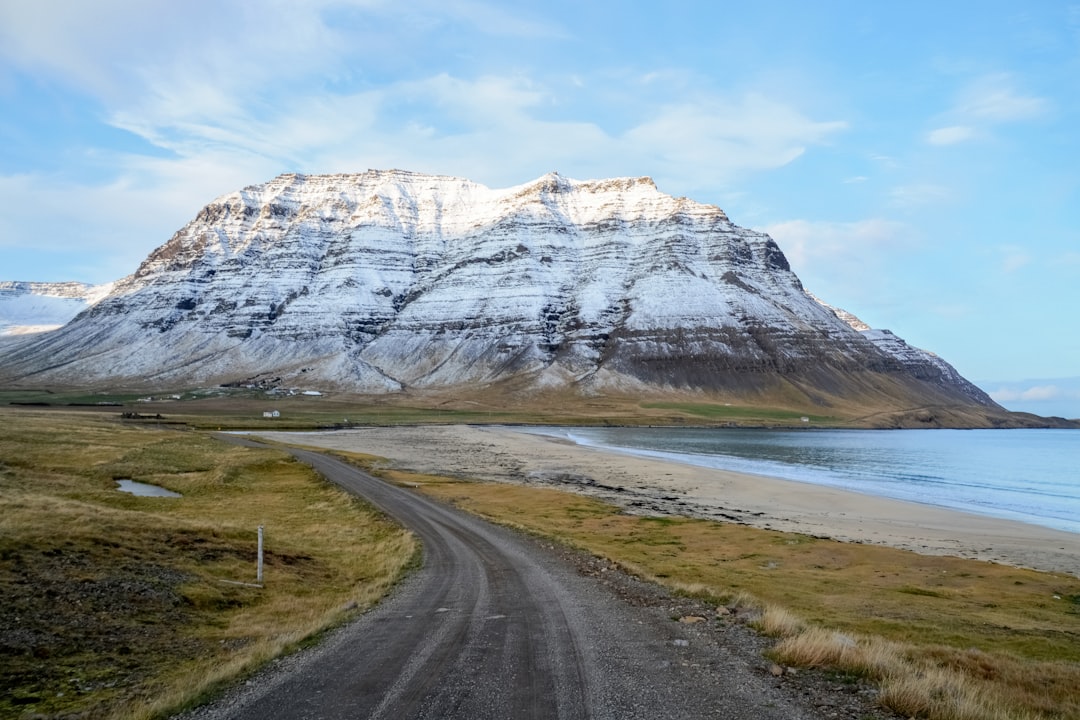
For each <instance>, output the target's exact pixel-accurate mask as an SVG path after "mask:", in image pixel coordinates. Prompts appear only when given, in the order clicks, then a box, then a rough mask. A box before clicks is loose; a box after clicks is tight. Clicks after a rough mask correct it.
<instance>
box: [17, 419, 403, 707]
mask: <svg viewBox="0 0 1080 720" xmlns="http://www.w3.org/2000/svg"><path fill="white" fill-rule="evenodd" d="M0 425H2V426H3V428H4V431H3V434H2V435H0V605H2V606H3V612H2V613H0V717H22V716H24V715H26V716H34V717H66V716H71V717H76V716H77V717H91V718H111V717H115V718H138V717H151V716H155V715H158V714H160V713H161V712H163V711H166V710H170V709H176V708H177V707H180V706H182V705H184V704H185V703H187V702H190V701H192V700H193V699H194V698H198V697H200V696H202V695H203V694H205V693H206V692H207V691H208V690H210V689H212V688H213V687H214V686H215V685H216V684H217V683H219V682H221V681H223V680H227V679H229V678H232V677H235V676H236V675H238V674H242V673H244V672H247V671H249V670H251V669H253V668H255V667H257V666H258V665H260V664H261V663H263V662H265V661H266V660H267V659H269V658H272V657H274V656H275V655H277V654H280V653H281V652H283V651H285V650H287V649H288V648H291V647H294V646H296V645H297V644H298V643H302V642H304V641H305V639H307V638H311V637H312V636H314V635H316V634H317V633H319V632H320V631H321V630H323V629H325V628H327V627H329V626H332V625H334V624H335V623H338V622H340V621H341V620H342V619H344V618H345V617H347V616H348V615H350V614H351V613H354V612H356V611H357V609H360V608H364V607H367V606H369V605H370V604H371V603H372V602H374V601H375V600H377V599H378V598H379V597H381V596H382V595H383V594H384V593H385V592H386V591H387V589H388V588H389V587H391V586H392V584H393V583H394V582H396V580H397V579H398V578H399V577H400V575H401V573H402V572H403V571H404V569H405V568H406V567H407V566H408V564H409V563H410V562H412V561H413V559H414V558H415V557H416V551H417V547H416V544H415V541H414V540H413V538H412V537H411V536H410V535H408V534H407V533H405V532H404V531H403V530H401V529H400V528H398V527H397V526H395V525H394V524H392V523H390V522H389V521H387V520H386V519H384V518H383V517H382V516H381V514H379V513H377V512H375V511H374V510H373V509H371V508H370V507H368V506H366V505H365V504H363V503H361V502H360V501H358V500H356V499H354V498H352V497H351V496H349V495H347V494H346V493H344V492H342V491H340V490H338V489H337V488H335V487H332V486H329V485H328V484H326V483H324V482H323V481H322V480H320V479H319V478H318V477H317V476H315V475H314V473H313V472H312V471H311V470H310V469H309V468H307V467H306V466H304V465H301V464H299V463H296V462H294V461H293V460H292V459H291V458H290V457H289V456H288V455H286V454H285V453H282V452H279V451H274V450H256V449H248V448H242V447H236V446H232V445H226V444H224V443H222V442H219V441H217V440H214V439H212V438H210V437H209V436H206V435H203V434H200V433H194V432H182V431H177V430H156V429H151V428H144V427H132V426H130V425H124V424H122V423H121V422H120V421H119V420H118V414H115V413H113V414H109V415H104V414H101V413H87V412H82V413H72V412H57V411H48V412H42V411H38V410H30V409H22V410H9V409H0ZM122 478H123V479H134V480H138V481H141V482H146V483H151V484H155V485H159V486H162V487H165V488H167V489H170V490H173V491H175V492H178V493H181V494H182V497H180V498H151V497H135V496H133V495H130V494H126V493H121V492H118V491H117V490H116V480H117V479H122ZM259 525H262V526H264V527H265V534H266V543H265V544H266V553H265V572H264V580H265V582H264V586H263V587H253V586H252V585H253V584H254V583H255V580H256V564H255V559H256V544H257V540H256V538H257V532H256V528H257V527H258V526H259ZM358 550H359V551H358Z"/></svg>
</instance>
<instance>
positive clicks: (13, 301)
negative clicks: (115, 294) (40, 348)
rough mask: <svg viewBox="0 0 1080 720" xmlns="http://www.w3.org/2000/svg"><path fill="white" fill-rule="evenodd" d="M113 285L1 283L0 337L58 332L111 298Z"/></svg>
mask: <svg viewBox="0 0 1080 720" xmlns="http://www.w3.org/2000/svg"><path fill="white" fill-rule="evenodd" d="M113 284H114V283H106V284H104V285H87V284H86V283H80V282H54V283H49V282H11V281H0V336H4V335H27V334H31V333H39V332H46V331H48V330H55V329H56V328H58V327H60V326H61V325H63V324H64V323H66V322H68V321H69V320H71V319H72V318H73V317H75V316H76V315H78V314H79V313H80V312H82V311H83V310H85V309H86V308H88V307H90V306H91V305H93V304H94V303H96V302H98V301H99V300H101V299H102V298H104V297H105V296H106V295H108V294H109V292H111V291H112V288H113Z"/></svg>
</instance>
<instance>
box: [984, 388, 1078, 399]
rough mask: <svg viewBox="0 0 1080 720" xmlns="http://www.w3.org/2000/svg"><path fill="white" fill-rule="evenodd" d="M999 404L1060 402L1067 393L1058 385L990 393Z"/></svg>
mask: <svg viewBox="0 0 1080 720" xmlns="http://www.w3.org/2000/svg"><path fill="white" fill-rule="evenodd" d="M990 397H992V398H994V400H996V401H997V402H999V403H1000V402H1016V401H1022V402H1031V401H1043V400H1058V399H1060V398H1063V397H1065V391H1064V390H1062V389H1061V388H1059V387H1058V386H1057V385H1035V386H1034V387H1029V388H1022V389H1015V388H998V389H996V390H994V391H992V392H991V393H990Z"/></svg>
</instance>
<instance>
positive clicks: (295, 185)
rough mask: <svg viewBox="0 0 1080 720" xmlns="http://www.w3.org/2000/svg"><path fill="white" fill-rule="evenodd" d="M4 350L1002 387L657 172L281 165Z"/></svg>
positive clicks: (219, 370)
mask: <svg viewBox="0 0 1080 720" xmlns="http://www.w3.org/2000/svg"><path fill="white" fill-rule="evenodd" d="M875 332H877V333H878V334H877V335H875V334H874V333H875ZM0 367H2V369H0V376H6V380H5V381H6V382H35V383H37V382H83V383H85V382H95V381H97V382H106V381H108V382H122V383H125V384H139V385H159V386H160V385H169V386H174V387H175V386H178V385H184V384H193V383H200V384H201V383H211V382H213V383H219V382H243V381H251V382H263V383H271V382H282V383H288V382H293V381H295V379H296V378H300V377H303V378H304V382H305V383H307V384H309V385H310V384H312V383H315V382H318V383H322V384H324V385H327V386H334V387H339V388H344V389H350V390H355V391H360V392H395V391H401V390H422V389H425V388H426V389H434V388H453V387H462V386H468V387H470V388H473V389H475V388H477V387H482V386H484V385H485V384H492V383H499V382H503V381H507V380H510V379H512V380H513V381H514V382H515V387H518V388H520V389H523V390H525V389H532V390H541V389H545V388H556V387H557V388H562V387H573V388H576V389H578V390H579V391H581V392H584V393H591V392H599V391H605V390H617V391H627V392H644V391H660V390H664V389H668V390H671V389H681V390H702V391H708V392H730V393H742V394H753V393H756V392H762V391H765V390H767V389H775V388H776V387H778V386H781V385H782V386H784V387H789V388H795V389H797V390H798V392H801V393H803V394H804V396H805V397H806V398H808V399H809V400H810V401H812V402H817V401H820V402H828V401H829V398H836V397H854V396H858V395H866V394H872V395H875V396H879V397H886V396H887V397H893V398H894V399H896V400H897V404H898V405H911V404H912V403H924V404H932V403H945V402H953V403H967V404H972V403H974V404H978V405H982V406H986V407H991V408H997V406H996V405H995V404H994V403H993V401H992V400H990V398H989V397H988V396H986V395H985V394H984V393H983V392H982V391H980V390H978V388H976V387H975V386H973V385H971V384H970V383H968V382H967V381H965V380H964V379H963V378H961V377H960V376H959V375H958V374H957V373H956V371H955V370H953V369H952V368H951V367H950V366H948V364H947V363H944V362H943V361H941V360H940V359H938V358H936V356H932V355H930V354H928V353H923V352H922V351H915V350H914V349H913V348H910V347H909V346H907V345H906V344H904V343H903V341H902V340H900V339H899V338H896V337H895V336H893V335H891V334H885V333H884V331H870V330H866V331H863V332H859V331H857V330H855V329H853V328H852V327H851V325H849V324H848V323H847V322H845V321H844V320H843V319H841V318H840V317H838V315H837V313H836V312H835V311H834V310H833V309H831V308H829V307H827V306H824V305H822V304H820V303H819V302H817V301H816V300H815V299H814V298H813V297H812V296H810V295H809V294H808V293H807V292H806V291H805V290H804V289H803V287H802V284H801V283H800V282H799V279H798V278H797V277H796V276H795V275H794V273H792V272H791V269H790V268H789V266H788V262H787V259H786V258H785V257H784V254H783V252H781V250H780V248H778V247H777V245H776V243H775V242H773V240H772V239H771V238H769V237H768V236H767V235H765V234H763V233H759V232H754V231H751V230H747V229H744V228H740V227H738V226H736V225H734V224H732V223H731V222H730V221H729V220H728V218H727V216H726V215H725V214H724V212H723V211H722V210H720V209H719V208H717V207H714V206H710V205H704V204H701V203H697V202H694V201H692V200H688V199H686V198H679V197H672V196H670V195H666V194H664V193H662V192H660V191H659V190H658V189H657V188H656V186H655V185H654V184H653V182H652V181H651V180H650V179H648V178H619V179H611V180H596V181H576V180H570V179H568V178H565V177H562V176H559V175H558V174H555V173H552V174H549V175H545V176H544V177H541V178H540V179H538V180H536V181H534V182H531V183H527V184H525V185H520V186H516V187H512V188H507V189H489V188H487V187H484V186H482V185H478V184H476V183H473V182H470V181H468V180H463V179H459V178H452V177H441V176H432V175H423V174H416V173H410V172H404V171H398V170H392V171H368V172H366V173H362V174H355V175H326V176H303V175H295V174H288V175H282V176H280V177H278V178H275V179H274V180H271V181H270V182H268V183H265V184H262V185H256V186H252V187H248V188H245V189H244V190H241V191H240V192H236V193H231V194H229V195H225V196H222V197H220V198H218V199H217V200H215V201H213V202H212V203H210V204H209V205H207V206H206V207H205V208H203V209H202V211H200V212H199V214H198V216H197V217H196V218H195V219H194V220H192V221H191V222H190V223H188V225H187V226H185V227H184V228H183V229H181V230H180V231H179V232H177V233H176V234H175V235H174V236H173V237H172V239H170V240H169V241H168V242H167V243H165V244H164V245H162V246H161V247H159V248H158V249H157V250H155V251H154V252H153V253H151V255H150V256H149V257H148V258H147V259H146V260H145V261H144V262H143V264H142V265H141V266H140V267H139V268H138V270H137V271H136V272H135V273H134V274H133V275H131V276H129V277H128V278H125V279H123V280H120V281H118V282H117V283H116V284H115V287H114V288H113V289H112V291H111V293H110V294H108V296H106V297H105V298H103V299H101V300H100V302H97V303H96V304H94V305H93V306H91V307H89V308H88V309H87V310H86V311H85V312H83V313H82V314H81V315H79V316H78V317H77V318H75V319H74V320H73V321H72V322H70V323H69V324H68V325H66V326H65V327H63V328H61V329H60V330H57V331H54V332H51V333H47V334H44V335H42V336H40V337H39V338H37V339H35V340H33V341H31V342H27V343H20V344H19V345H18V346H17V347H16V348H15V349H14V350H12V351H10V352H8V353H6V357H0ZM901 400H902V401H901Z"/></svg>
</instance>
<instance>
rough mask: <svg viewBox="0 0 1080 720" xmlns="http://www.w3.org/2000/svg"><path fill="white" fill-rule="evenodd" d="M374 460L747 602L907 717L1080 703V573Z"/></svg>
mask: <svg viewBox="0 0 1080 720" xmlns="http://www.w3.org/2000/svg"><path fill="white" fill-rule="evenodd" d="M343 455H347V454H343ZM351 459H352V460H353V461H354V462H357V463H359V464H367V465H369V466H371V465H372V463H373V459H372V458H368V457H364V456H356V455H353V456H352V457H351ZM374 466H375V467H378V465H377V464H376V465H374ZM379 472H381V473H382V474H384V475H385V476H386V477H387V478H388V479H390V480H394V481H398V482H408V483H410V484H418V485H419V486H421V487H422V488H423V489H424V491H425V492H427V493H429V494H431V495H433V496H435V497H438V498H440V499H442V500H445V501H448V502H451V503H453V504H455V505H458V506H459V507H462V508H463V509H466V510H469V511H470V512H474V513H477V514H479V515H482V516H485V517H488V518H491V519H493V520H495V521H497V522H501V523H505V524H509V525H512V526H516V527H519V528H521V529H523V530H525V531H527V532H530V533H535V534H539V535H542V536H545V537H551V538H554V539H558V540H560V541H562V542H564V543H567V544H569V545H571V546H574V547H577V548H580V549H582V550H585V551H587V552H590V553H593V554H595V555H597V556H600V557H604V558H607V559H609V560H611V561H613V562H615V563H617V564H619V565H620V566H622V567H623V568H625V569H627V570H629V571H630V572H633V573H635V574H637V575H640V576H642V577H645V578H649V579H653V580H656V581H657V582H660V583H661V584H665V585H667V586H669V587H671V588H673V589H675V590H676V591H679V592H684V593H687V594H691V595H695V596H700V597H703V598H706V599H709V600H711V601H713V602H716V603H717V604H718V605H725V604H731V603H735V604H739V603H742V604H747V603H749V604H752V605H754V606H755V607H756V609H757V610H758V611H759V613H760V620H759V624H760V626H761V628H762V629H763V630H764V631H765V632H767V633H769V634H771V635H774V636H776V637H777V638H778V640H779V644H778V645H777V647H776V649H775V650H774V657H775V659H776V660H777V661H778V662H782V663H785V664H790V665H801V666H819V667H829V668H832V669H835V670H837V671H840V672H844V673H849V674H851V675H854V676H860V677H869V678H871V679H873V680H875V681H877V682H879V683H880V684H881V687H882V699H883V701H884V702H885V703H886V704H888V705H889V706H890V707H892V708H893V709H895V710H896V711H898V712H900V713H902V714H903V715H905V716H911V717H924V718H934V719H935V720H989V719H993V720H1007V719H1010V718H1011V719H1015V720H1021V719H1033V718H1039V719H1044V720H1050V719H1054V720H1064V719H1065V718H1078V717H1080V579H1078V578H1076V577H1072V576H1069V575H1063V574H1054V573H1041V572H1035V571H1030V570H1022V569H1017V568H1012V567H1009V566H1004V565H996V564H991V563H984V562H979V561H974V560H964V559H960V558H950V557H932V556H924V555H918V554H915V553H911V552H906V551H902V550H895V549H891V548H886V547H880V546H871V545H858V544H852V543H841V542H836V541H831V540H824V539H817V538H812V537H808V536H805V535H797V534H789V533H779V532H773V531H768V530H757V529H754V528H748V527H744V526H740V525H732V524H724V523H716V522H709V521H704V520H694V519H688V518H679V517H640V516H631V515H626V514H623V513H622V512H621V511H620V510H619V509H618V508H615V507H612V506H610V505H607V504H604V503H602V502H599V501H597V500H594V499H591V498H587V497H583V496H579V495H574V494H569V493H565V492H562V491H558V490H552V489H546V488H529V487H522V486H515V485H503V484H483V483H471V482H461V481H458V480H452V479H448V478H439V477H434V476H425V475H414V474H409V473H402V472H398V471H394V470H385V469H383V470H379ZM522 508H528V512H527V513H523V512H521V509H522Z"/></svg>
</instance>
